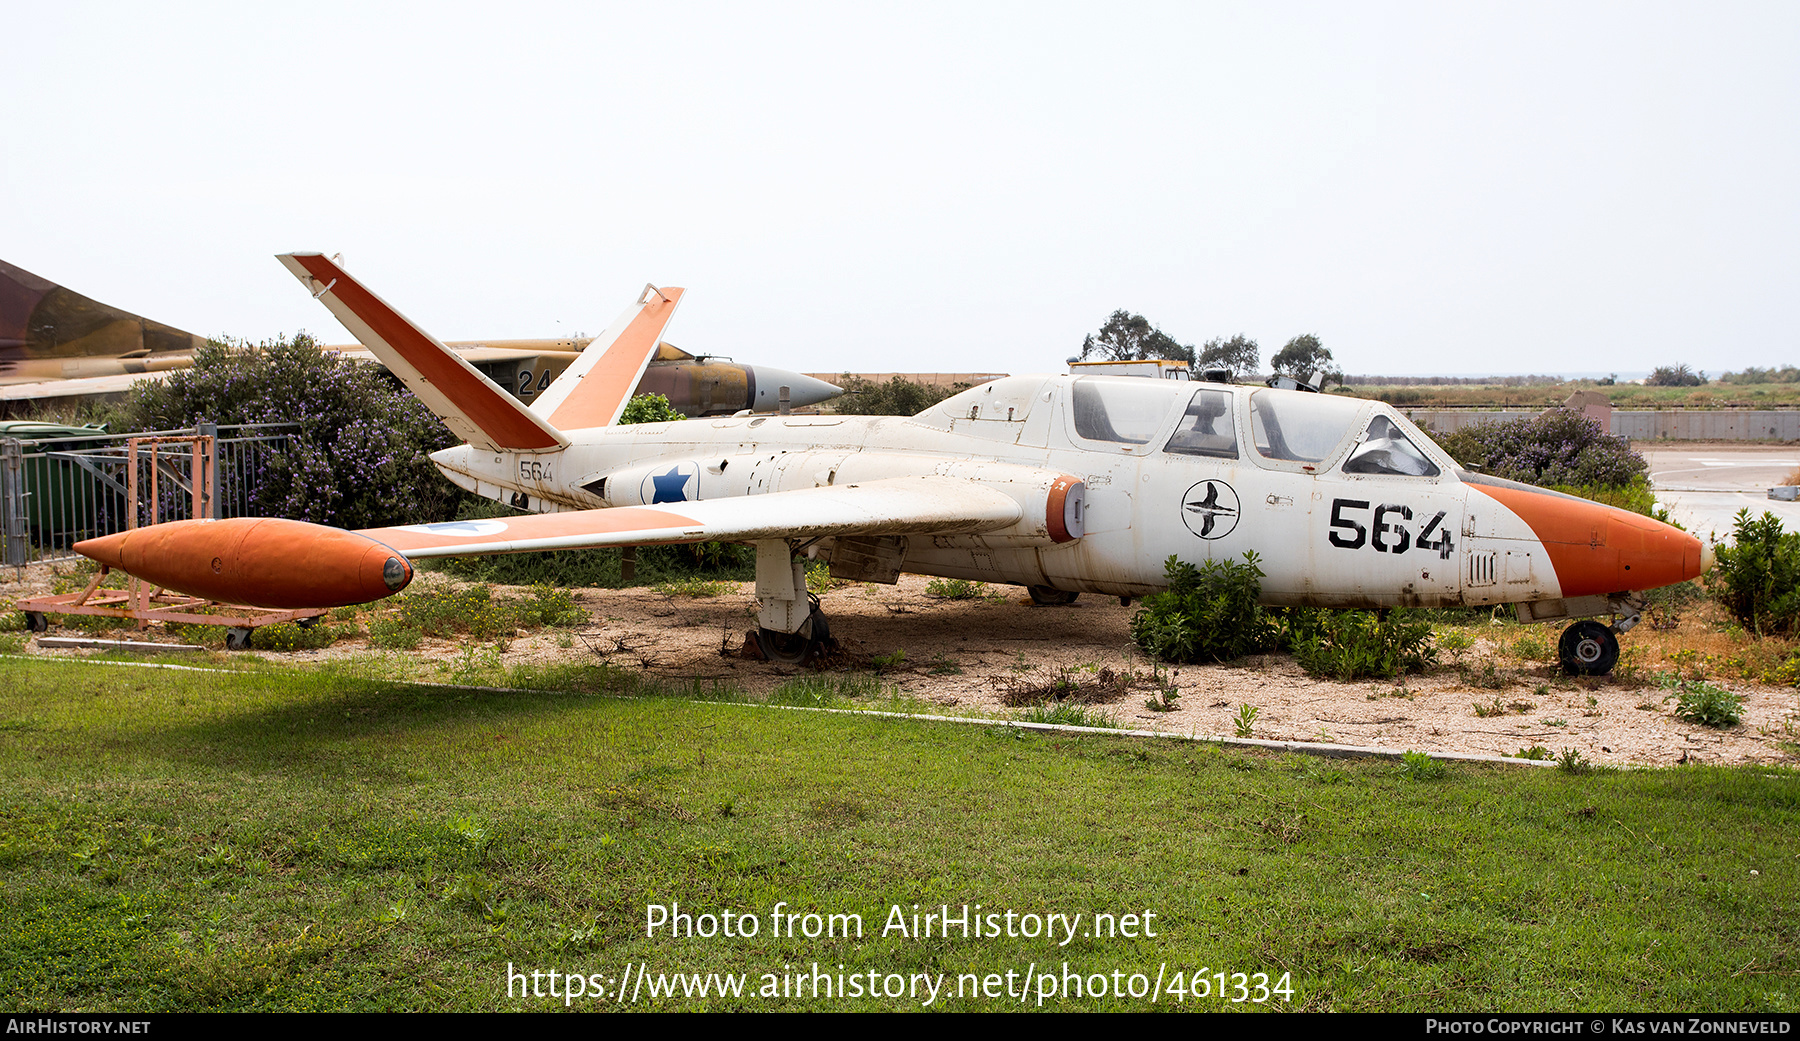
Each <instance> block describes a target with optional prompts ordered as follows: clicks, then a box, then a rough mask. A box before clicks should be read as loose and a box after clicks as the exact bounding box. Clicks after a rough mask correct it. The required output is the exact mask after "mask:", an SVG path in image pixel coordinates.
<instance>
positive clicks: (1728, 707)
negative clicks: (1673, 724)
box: [1662, 676, 1744, 729]
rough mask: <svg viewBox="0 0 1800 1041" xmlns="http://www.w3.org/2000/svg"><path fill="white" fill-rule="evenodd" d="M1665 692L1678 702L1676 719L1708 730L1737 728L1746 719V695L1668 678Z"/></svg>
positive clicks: (1710, 685)
mask: <svg viewBox="0 0 1800 1041" xmlns="http://www.w3.org/2000/svg"><path fill="white" fill-rule="evenodd" d="M1662 685H1663V689H1664V690H1667V691H1668V692H1669V695H1668V697H1665V698H1664V699H1663V700H1664V701H1667V700H1668V699H1669V698H1674V699H1675V717H1676V718H1677V719H1684V720H1686V721H1687V722H1689V723H1698V724H1699V725H1701V726H1704V727H1719V728H1721V729H1723V728H1725V727H1734V726H1737V725H1738V721H1739V720H1741V719H1743V716H1744V699H1743V696H1742V695H1739V694H1733V693H1731V692H1730V691H1728V690H1726V689H1725V688H1723V687H1716V686H1714V685H1712V684H1711V683H1706V682H1704V681H1701V680H1679V679H1675V678H1674V677H1670V676H1665V677H1663V680H1662Z"/></svg>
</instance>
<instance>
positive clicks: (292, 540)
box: [74, 517, 413, 608]
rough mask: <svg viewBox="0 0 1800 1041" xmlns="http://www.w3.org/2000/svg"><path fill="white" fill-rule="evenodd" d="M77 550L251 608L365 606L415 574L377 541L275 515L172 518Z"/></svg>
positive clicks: (157, 581)
mask: <svg viewBox="0 0 1800 1041" xmlns="http://www.w3.org/2000/svg"><path fill="white" fill-rule="evenodd" d="M74 549H75V552H77V553H79V554H81V555H82V556H84V557H87V558H88V559H90V560H94V561H97V562H98V563H101V564H105V565H106V566H108V567H115V568H118V569H119V570H121V571H125V572H127V573H129V574H132V575H135V576H137V577H138V578H141V579H143V580H144V581H146V582H149V583H151V584H153V585H158V586H162V587H163V588H165V589H172V590H174V591H175V592H177V593H186V594H188V595H189V596H199V597H205V598H206V599H208V600H221V601H224V602H226V603H233V604H247V605H249V606H252V607H283V608H291V607H344V606H347V605H350V604H366V603H369V602H371V601H374V600H380V599H382V598H383V597H388V596H392V595H393V594H395V593H398V592H399V591H400V590H402V589H404V588H406V584H407V583H408V582H411V581H412V577H413V569H412V565H411V564H410V563H408V562H407V560H406V558H405V557H403V556H401V555H400V553H398V552H397V551H395V550H392V549H389V548H388V547H387V546H384V545H382V544H381V543H379V542H376V541H375V540H374V539H371V538H368V537H366V536H363V535H358V534H356V533H355V532H353V531H343V530H341V529H338V528H328V527H325V526H323V525H320V524H308V523H306V522H305V521H295V520H277V519H274V518H256V517H240V518H237V519H234V520H219V521H214V520H187V521H171V522H169V523H167V524H153V525H151V526H150V527H147V528H136V529H133V530H131V531H122V532H119V533H118V534H116V535H107V536H105V537H103V538H97V539H88V540H86V541H84V542H77V543H76V544H75V547H74Z"/></svg>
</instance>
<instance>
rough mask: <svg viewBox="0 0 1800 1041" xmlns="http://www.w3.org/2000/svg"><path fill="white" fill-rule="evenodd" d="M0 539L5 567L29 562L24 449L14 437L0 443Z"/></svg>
mask: <svg viewBox="0 0 1800 1041" xmlns="http://www.w3.org/2000/svg"><path fill="white" fill-rule="evenodd" d="M0 535H3V536H4V537H5V539H6V563H7V564H8V565H10V566H12V567H24V566H25V563H26V562H27V561H29V560H30V559H31V545H30V540H29V537H28V531H27V525H26V523H25V446H24V445H22V444H20V443H19V439H18V438H16V437H9V438H5V439H4V440H0Z"/></svg>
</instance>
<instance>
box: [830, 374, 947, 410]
mask: <svg viewBox="0 0 1800 1041" xmlns="http://www.w3.org/2000/svg"><path fill="white" fill-rule="evenodd" d="M840 382H841V383H842V384H843V386H844V394H843V396H842V397H840V398H838V399H837V400H836V401H834V402H832V403H831V411H833V412H836V413H839V414H841V415H846V416H916V415H918V414H919V413H921V412H923V411H925V410H926V409H928V408H930V407H931V406H933V405H935V404H937V403H938V402H940V401H942V400H944V399H945V398H947V397H949V396H951V395H952V394H957V393H960V392H962V391H964V390H967V389H968V387H969V385H968V384H966V383H958V384H955V385H953V386H949V387H939V386H935V385H933V384H929V383H917V382H914V381H913V380H909V379H905V378H903V377H900V376H895V377H893V378H892V379H890V380H888V381H887V382H886V383H876V382H874V381H872V380H866V379H863V378H862V377H861V376H852V375H850V374H849V373H845V374H844V378H843V379H842V380H841V381H840Z"/></svg>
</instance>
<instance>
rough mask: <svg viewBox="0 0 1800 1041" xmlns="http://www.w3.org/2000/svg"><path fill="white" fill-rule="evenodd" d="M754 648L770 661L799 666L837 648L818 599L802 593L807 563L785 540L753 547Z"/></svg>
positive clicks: (763, 542)
mask: <svg viewBox="0 0 1800 1041" xmlns="http://www.w3.org/2000/svg"><path fill="white" fill-rule="evenodd" d="M756 599H757V601H758V604H759V607H758V609H757V614H756V621H757V630H756V646H757V649H759V650H760V651H762V656H763V657H764V658H766V659H768V660H769V661H774V662H781V663H782V664H784V665H799V664H801V663H803V662H806V661H808V660H809V659H811V658H814V657H816V656H818V655H820V654H823V653H824V652H826V651H828V650H830V649H831V648H832V647H833V646H835V644H834V643H833V642H832V639H831V626H830V624H829V623H827V622H826V621H825V613H824V612H823V611H821V610H819V598H818V597H816V596H813V595H812V594H811V593H809V592H807V590H806V562H805V561H804V560H803V559H801V558H800V557H797V556H795V554H794V547H793V546H792V545H790V544H789V543H788V542H787V540H785V539H769V540H766V541H762V542H758V543H757V544H756Z"/></svg>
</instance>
